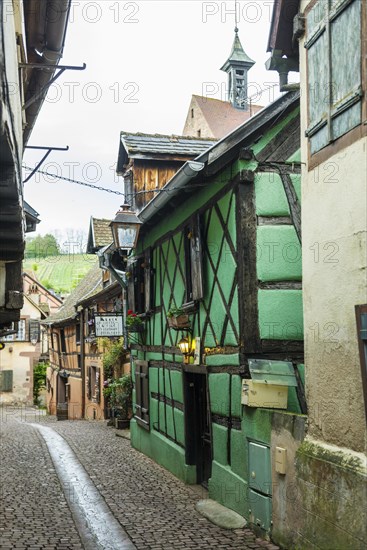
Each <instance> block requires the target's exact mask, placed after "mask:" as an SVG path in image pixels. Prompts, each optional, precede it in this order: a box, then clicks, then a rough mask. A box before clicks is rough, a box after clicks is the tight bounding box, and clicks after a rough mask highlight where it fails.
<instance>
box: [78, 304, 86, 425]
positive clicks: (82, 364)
mask: <svg viewBox="0 0 367 550" xmlns="http://www.w3.org/2000/svg"><path fill="white" fill-rule="evenodd" d="M79 323H80V367H81V368H80V370H81V373H80V374H81V377H82V418H84V416H85V347H84V309H82V310H81V312H80V314H79Z"/></svg>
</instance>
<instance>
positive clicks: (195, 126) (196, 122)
mask: <svg viewBox="0 0 367 550" xmlns="http://www.w3.org/2000/svg"><path fill="white" fill-rule="evenodd" d="M192 109H193V110H194V116H193V117H192V116H191V110H192ZM198 130H200V136H198ZM182 135H183V136H192V137H201V138H215V135H214V134H213V132H212V131H211V130H210V128H209V126H208V123H207V121H206V120H205V117H204V115H203V113H202V110H201V109H200V107H199V106H198V104H197V101H196V100H195V98H194V97H193V98H192V99H191V103H190V107H189V110H188V112H187V117H186V121H185V126H184V129H183V131H182Z"/></svg>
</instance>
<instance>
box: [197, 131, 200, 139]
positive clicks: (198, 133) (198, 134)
mask: <svg viewBox="0 0 367 550" xmlns="http://www.w3.org/2000/svg"><path fill="white" fill-rule="evenodd" d="M197 137H198V138H201V130H198V131H197Z"/></svg>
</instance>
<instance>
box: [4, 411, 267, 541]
mask: <svg viewBox="0 0 367 550" xmlns="http://www.w3.org/2000/svg"><path fill="white" fill-rule="evenodd" d="M0 420H1V428H0V491H1V492H0V496H1V499H0V549H6V548H14V549H19V550H20V549H30V550H31V549H32V550H36V549H47V550H53V549H60V550H63V549H72V550H74V549H81V548H84V549H86V550H94V549H96V550H99V549H104V550H132V549H134V548H136V549H138V550H170V549H172V550H176V549H177V550H180V549H182V550H183V549H203V550H204V549H218V550H231V549H242V550H247V549H250V548H251V549H260V548H268V550H275V549H276V548H277V547H276V546H273V545H271V544H270V543H266V542H265V541H260V540H259V539H256V540H255V535H254V534H253V533H252V532H251V531H250V530H249V529H237V530H233V531H229V530H226V529H222V528H220V527H217V526H215V525H213V524H211V523H210V522H209V521H208V520H206V519H205V518H204V517H202V516H201V515H200V514H198V512H197V511H196V510H195V504H196V502H197V501H198V500H199V499H201V498H205V497H206V494H205V492H204V490H203V489H200V488H198V487H194V488H193V487H190V486H188V485H184V484H183V483H182V482H181V481H180V480H178V479H176V478H175V477H174V476H173V475H172V474H170V472H168V471H167V470H165V469H164V468H161V467H160V466H158V465H157V464H156V463H155V462H153V461H152V460H150V459H149V458H148V457H146V456H145V455H143V454H141V453H139V452H137V451H136V450H135V449H132V448H131V446H130V441H129V440H127V439H124V438H121V437H116V435H115V434H116V431H115V430H114V429H113V428H110V427H107V426H106V422H99V421H64V422H57V421H56V419H55V418H54V417H50V416H45V415H43V414H42V413H41V412H40V411H37V410H34V409H31V408H28V409H25V408H22V409H11V408H5V407H4V408H2V409H1V408H0Z"/></svg>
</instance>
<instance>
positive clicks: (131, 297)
mask: <svg viewBox="0 0 367 550" xmlns="http://www.w3.org/2000/svg"><path fill="white" fill-rule="evenodd" d="M135 272H136V260H135V261H132V262H130V263H129V265H128V273H129V277H128V283H127V303H128V308H129V309H131V310H133V311H135Z"/></svg>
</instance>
